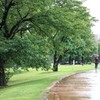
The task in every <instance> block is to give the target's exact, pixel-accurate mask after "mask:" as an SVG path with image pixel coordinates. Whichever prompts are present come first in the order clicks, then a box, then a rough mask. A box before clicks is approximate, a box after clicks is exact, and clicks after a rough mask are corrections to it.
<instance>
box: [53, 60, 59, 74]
mask: <svg viewBox="0 0 100 100" xmlns="http://www.w3.org/2000/svg"><path fill="white" fill-rule="evenodd" d="M53 71H54V72H57V71H58V63H57V62H56V63H54V64H53Z"/></svg>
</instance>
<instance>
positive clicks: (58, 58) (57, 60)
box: [53, 53, 62, 72]
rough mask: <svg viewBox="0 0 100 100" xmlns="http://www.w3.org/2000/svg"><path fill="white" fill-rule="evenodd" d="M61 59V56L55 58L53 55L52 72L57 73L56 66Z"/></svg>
mask: <svg viewBox="0 0 100 100" xmlns="http://www.w3.org/2000/svg"><path fill="white" fill-rule="evenodd" d="M61 59H62V56H61V55H60V56H59V57H57V54H56V53H55V55H54V64H53V71H54V72H57V71H58V64H59V62H60V60H61Z"/></svg>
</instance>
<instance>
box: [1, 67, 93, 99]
mask: <svg viewBox="0 0 100 100" xmlns="http://www.w3.org/2000/svg"><path fill="white" fill-rule="evenodd" d="M93 69H94V65H84V66H81V65H80V66H79V65H75V66H70V65H69V66H68V65H59V71H58V72H52V71H41V70H39V71H35V69H29V72H27V71H24V72H22V73H19V74H15V75H14V76H13V77H12V78H11V79H10V81H9V83H8V87H6V88H3V89H0V100H39V97H41V94H42V92H43V91H44V90H45V89H46V88H47V87H49V86H50V85H51V83H52V82H54V81H57V80H59V78H60V77H61V76H66V75H70V74H72V73H75V72H79V71H86V70H93Z"/></svg>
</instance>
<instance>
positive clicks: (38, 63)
mask: <svg viewBox="0 0 100 100" xmlns="http://www.w3.org/2000/svg"><path fill="white" fill-rule="evenodd" d="M82 3H83V2H82V1H78V0H49V1H47V0H22V1H21V0H0V34H1V35H0V86H5V85H7V79H6V77H7V76H6V69H7V68H13V69H14V70H15V69H18V68H19V67H20V68H22V69H26V70H27V69H28V68H30V67H31V68H36V69H37V70H38V68H42V69H43V70H49V69H50V66H51V65H50V63H51V59H52V60H53V71H58V64H59V62H60V61H61V59H62V58H63V56H66V57H70V56H71V57H73V58H75V57H76V56H80V57H82V58H84V57H87V56H89V55H90V54H92V53H93V52H94V51H95V41H94V38H93V37H94V36H93V34H92V32H91V27H92V26H93V22H94V21H96V19H95V18H94V17H92V16H91V15H90V13H89V10H88V9H87V8H86V7H84V6H82Z"/></svg>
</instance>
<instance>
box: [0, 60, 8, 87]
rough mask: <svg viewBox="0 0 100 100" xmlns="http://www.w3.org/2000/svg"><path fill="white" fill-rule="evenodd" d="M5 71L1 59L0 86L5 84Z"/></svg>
mask: <svg viewBox="0 0 100 100" xmlns="http://www.w3.org/2000/svg"><path fill="white" fill-rule="evenodd" d="M6 85H7V84H6V79H5V71H4V66H3V64H2V61H0V86H6Z"/></svg>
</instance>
